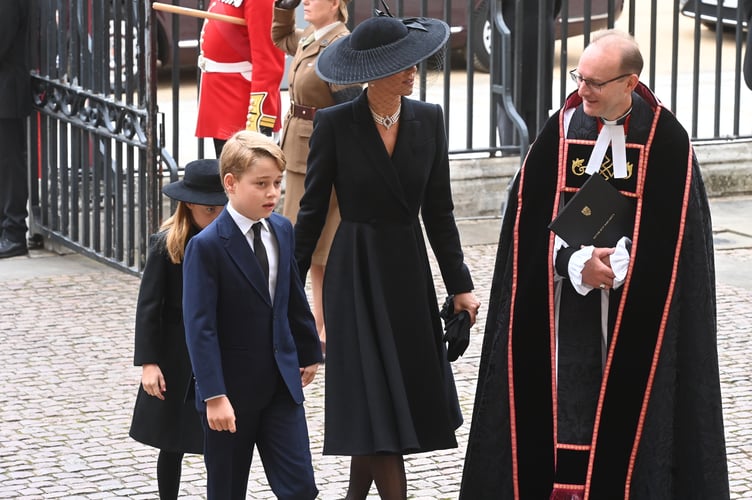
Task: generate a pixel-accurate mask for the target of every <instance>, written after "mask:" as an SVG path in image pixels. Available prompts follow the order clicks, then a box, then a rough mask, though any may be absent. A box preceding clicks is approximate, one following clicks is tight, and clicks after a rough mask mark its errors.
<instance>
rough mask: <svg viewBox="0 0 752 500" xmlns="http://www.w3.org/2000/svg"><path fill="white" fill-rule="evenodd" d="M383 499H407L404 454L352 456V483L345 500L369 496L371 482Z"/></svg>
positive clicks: (355, 499)
mask: <svg viewBox="0 0 752 500" xmlns="http://www.w3.org/2000/svg"><path fill="white" fill-rule="evenodd" d="M372 482H375V483H376V489H377V490H378V491H379V496H380V497H381V498H382V499H383V500H405V499H406V498H407V479H406V477H405V461H404V459H403V458H402V455H366V456H358V457H352V459H351V461H350V484H349V485H348V486H347V496H346V497H345V500H363V499H365V498H366V497H367V496H368V491H369V490H370V489H371V483H372Z"/></svg>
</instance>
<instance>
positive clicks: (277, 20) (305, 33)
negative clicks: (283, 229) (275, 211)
mask: <svg viewBox="0 0 752 500" xmlns="http://www.w3.org/2000/svg"><path fill="white" fill-rule="evenodd" d="M348 1H349V0H306V1H305V2H304V4H303V5H304V8H305V10H304V11H305V20H306V21H308V23H309V24H308V26H307V27H306V28H305V29H301V28H297V27H296V26H295V8H296V7H297V6H298V5H299V4H300V0H277V2H275V8H274V18H273V22H272V40H273V41H274V44H275V45H276V46H277V47H279V48H280V49H282V50H283V51H285V52H286V53H288V54H289V55H291V56H292V57H293V61H292V64H291V65H290V72H289V74H288V77H287V79H288V82H289V94H290V101H291V102H290V110H289V111H288V113H287V116H286V118H285V122H284V128H283V131H282V144H281V146H282V150H283V151H284V153H285V158H286V159H287V173H286V174H285V175H286V179H285V203H284V215H285V216H286V217H288V218H289V219H290V220H291V221H292V222H293V223H295V220H296V218H297V215H298V205H299V203H300V198H301V197H302V196H303V190H304V187H303V183H304V179H305V173H306V161H307V158H308V139H309V138H310V137H311V132H312V131H313V116H314V114H315V113H316V110H317V109H321V108H326V107H328V106H331V105H333V104H336V103H340V102H345V101H350V100H352V98H353V97H355V96H357V95H358V94H360V92H361V91H362V87H361V86H360V85H349V86H341V85H332V84H329V83H326V82H325V81H323V80H322V79H321V78H319V76H318V75H317V74H316V58H317V57H318V55H319V54H320V53H321V51H323V50H324V49H326V47H327V46H328V45H329V44H330V43H332V42H333V41H334V40H336V39H338V38H340V37H342V36H345V35H347V34H348V33H349V31H348V29H347V27H346V26H345V23H346V22H347V3H348ZM339 220H340V218H339V209H338V208H337V198H336V195H335V194H334V192H332V197H331V201H330V205H329V213H328V215H327V223H326V226H325V227H324V231H323V233H322V235H321V239H319V243H318V246H317V247H316V251H315V253H314V255H313V264H312V266H311V272H310V274H311V286H312V289H313V307H314V316H315V317H316V328H317V330H318V332H319V337H320V338H321V342H322V348H324V349H325V348H326V331H325V328H324V312H323V307H322V303H321V302H322V301H321V299H322V297H321V287H322V283H323V278H324V268H325V265H326V258H327V256H328V254H329V248H330V247H331V244H332V239H333V238H334V232H335V230H336V229H337V225H338V224H339Z"/></svg>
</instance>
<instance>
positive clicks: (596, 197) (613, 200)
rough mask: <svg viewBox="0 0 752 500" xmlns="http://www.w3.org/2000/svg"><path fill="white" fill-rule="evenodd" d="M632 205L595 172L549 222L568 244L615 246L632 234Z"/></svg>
mask: <svg viewBox="0 0 752 500" xmlns="http://www.w3.org/2000/svg"><path fill="white" fill-rule="evenodd" d="M633 213H634V212H633V210H632V204H631V203H630V201H629V200H628V199H627V198H626V197H625V196H624V195H622V194H621V193H620V192H619V191H618V190H617V189H616V188H615V187H613V186H612V185H611V184H609V183H608V181H606V180H605V179H604V178H603V177H601V176H600V175H598V174H595V175H591V176H590V178H589V179H588V180H587V181H585V183H584V184H583V185H582V187H581V188H580V190H579V191H577V192H576V193H575V194H574V196H573V197H572V199H571V200H569V202H568V203H567V204H566V205H564V208H562V209H561V211H560V212H559V215H557V216H556V219H554V220H553V222H551V224H549V225H548V228H549V229H551V230H552V231H553V232H555V233H556V234H557V235H558V236H559V237H560V238H561V239H563V240H564V241H566V242H567V245H569V246H570V247H573V248H579V247H580V246H581V245H594V246H596V247H609V248H610V247H613V246H615V245H616V242H617V241H619V239H620V238H621V237H622V236H631V235H632V227H633V223H632V218H633Z"/></svg>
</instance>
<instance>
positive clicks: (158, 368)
mask: <svg viewBox="0 0 752 500" xmlns="http://www.w3.org/2000/svg"><path fill="white" fill-rule="evenodd" d="M162 191H163V193H164V194H166V195H167V196H169V197H170V198H172V199H174V200H177V201H178V204H177V208H176V209H175V213H174V214H173V215H172V216H171V217H170V218H168V219H167V220H166V221H165V222H164V223H163V224H162V227H160V231H159V233H157V234H154V235H152V236H151V238H150V241H149V256H148V258H147V260H146V266H145V267H144V273H143V278H142V280H141V288H140V290H139V294H138V304H137V306H136V339H135V340H136V345H135V354H134V365H136V366H141V367H142V374H141V386H140V387H139V390H138V396H137V398H136V406H135V409H134V411H133V421H132V423H131V429H130V436H131V437H132V438H133V439H135V440H136V441H139V442H141V443H144V444H148V445H150V446H154V447H155V448H159V450H160V452H159V458H158V459H157V482H158V487H159V497H160V499H162V500H165V499H173V498H177V497H178V488H179V486H180V471H181V464H182V461H183V454H184V453H202V451H203V438H204V436H203V430H202V427H201V418H200V417H199V414H198V412H197V411H196V407H195V403H194V401H193V399H194V389H193V374H192V371H191V362H190V359H189V358H188V350H187V348H186V345H185V332H184V328H183V311H182V298H183V264H182V262H183V254H184V251H185V246H186V245H187V244H188V240H190V238H191V237H192V236H193V235H194V234H196V233H198V232H199V231H200V230H201V229H203V228H204V227H206V226H207V225H208V224H209V223H210V222H211V221H213V220H214V219H215V218H216V217H217V216H218V215H219V213H220V212H221V211H222V206H223V205H224V204H225V203H226V201H227V198H226V196H225V193H224V191H223V188H222V184H221V181H220V178H219V165H218V163H217V161H216V160H197V161H193V162H190V163H188V164H187V165H186V167H185V176H184V179H183V180H181V181H178V182H174V183H172V184H168V185H166V186H165V187H164V188H163V189H162Z"/></svg>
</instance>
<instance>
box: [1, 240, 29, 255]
mask: <svg viewBox="0 0 752 500" xmlns="http://www.w3.org/2000/svg"><path fill="white" fill-rule="evenodd" d="M27 253H29V249H28V248H27V247H26V242H25V241H11V240H9V239H8V238H2V239H0V259H4V258H6V257H16V256H18V255H26V254H27Z"/></svg>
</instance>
